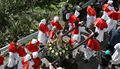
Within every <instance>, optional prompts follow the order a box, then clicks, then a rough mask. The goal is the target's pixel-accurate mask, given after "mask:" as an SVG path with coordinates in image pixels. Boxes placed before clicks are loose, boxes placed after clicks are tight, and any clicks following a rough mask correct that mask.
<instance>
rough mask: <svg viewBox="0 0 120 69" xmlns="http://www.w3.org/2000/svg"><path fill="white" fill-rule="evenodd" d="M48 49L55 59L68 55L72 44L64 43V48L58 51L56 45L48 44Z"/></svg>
mask: <svg viewBox="0 0 120 69" xmlns="http://www.w3.org/2000/svg"><path fill="white" fill-rule="evenodd" d="M47 47H48V53H49V55H50V56H52V57H54V58H58V57H59V56H65V55H67V54H68V52H69V51H70V49H71V48H72V47H71V46H70V44H69V43H66V42H64V45H63V48H61V49H60V50H58V49H56V47H55V44H52V43H48V46H47Z"/></svg>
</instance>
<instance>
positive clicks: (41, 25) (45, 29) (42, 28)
mask: <svg viewBox="0 0 120 69" xmlns="http://www.w3.org/2000/svg"><path fill="white" fill-rule="evenodd" d="M39 30H40V31H42V32H43V33H45V34H46V33H47V32H48V31H49V28H48V26H47V24H45V25H44V24H40V26H39Z"/></svg>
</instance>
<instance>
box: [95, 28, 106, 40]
mask: <svg viewBox="0 0 120 69" xmlns="http://www.w3.org/2000/svg"><path fill="white" fill-rule="evenodd" d="M95 32H98V36H97V38H96V39H97V40H98V41H100V42H102V41H103V38H104V30H100V29H99V28H98V27H96V28H95Z"/></svg>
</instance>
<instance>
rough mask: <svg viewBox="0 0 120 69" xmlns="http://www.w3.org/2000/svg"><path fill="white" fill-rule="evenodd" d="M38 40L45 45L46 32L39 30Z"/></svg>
mask: <svg viewBox="0 0 120 69" xmlns="http://www.w3.org/2000/svg"><path fill="white" fill-rule="evenodd" d="M38 41H40V42H42V44H43V45H46V44H47V34H44V33H43V32H41V31H39V33H38Z"/></svg>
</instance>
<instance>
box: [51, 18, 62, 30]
mask: <svg viewBox="0 0 120 69" xmlns="http://www.w3.org/2000/svg"><path fill="white" fill-rule="evenodd" d="M54 26H55V27H56V28H57V29H58V30H62V29H63V27H62V26H61V25H60V24H59V22H58V21H56V22H55V21H54V20H52V27H54Z"/></svg>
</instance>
